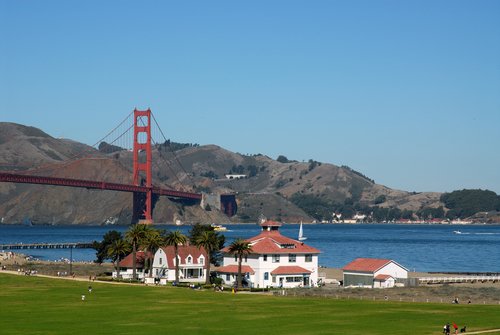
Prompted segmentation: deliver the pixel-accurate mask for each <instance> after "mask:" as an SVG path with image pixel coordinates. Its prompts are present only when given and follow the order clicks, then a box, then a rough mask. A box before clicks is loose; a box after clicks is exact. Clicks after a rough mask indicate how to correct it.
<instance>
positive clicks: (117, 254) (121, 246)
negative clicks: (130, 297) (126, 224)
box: [107, 239, 130, 278]
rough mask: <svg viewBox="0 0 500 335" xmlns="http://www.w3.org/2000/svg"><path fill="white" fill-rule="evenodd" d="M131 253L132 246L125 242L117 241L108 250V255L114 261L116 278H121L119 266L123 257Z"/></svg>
mask: <svg viewBox="0 0 500 335" xmlns="http://www.w3.org/2000/svg"><path fill="white" fill-rule="evenodd" d="M129 252H130V244H129V243H128V242H127V241H125V240H123V239H119V240H115V241H113V243H112V244H111V245H110V246H109V248H108V249H107V255H108V257H110V258H111V259H112V260H113V263H114V264H115V269H116V278H119V277H120V267H119V266H118V264H119V263H120V260H121V259H122V257H123V256H125V255H126V254H128V253H129Z"/></svg>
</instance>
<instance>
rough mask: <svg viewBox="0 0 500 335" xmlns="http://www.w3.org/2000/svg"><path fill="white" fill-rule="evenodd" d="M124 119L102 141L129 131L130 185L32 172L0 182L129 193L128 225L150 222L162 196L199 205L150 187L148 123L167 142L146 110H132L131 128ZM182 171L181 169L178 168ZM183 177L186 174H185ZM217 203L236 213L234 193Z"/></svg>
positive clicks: (193, 198)
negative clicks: (130, 135) (131, 196)
mask: <svg viewBox="0 0 500 335" xmlns="http://www.w3.org/2000/svg"><path fill="white" fill-rule="evenodd" d="M130 115H132V113H130V114H129V116H130ZM127 119H128V117H127V118H126V119H125V120H124V121H122V123H120V124H119V125H118V126H117V127H116V128H115V129H113V130H112V131H111V132H110V133H108V135H106V137H105V138H104V139H106V138H109V137H111V136H112V135H113V134H115V133H117V134H118V135H116V136H117V137H116V138H114V139H113V140H112V141H111V142H110V145H112V144H115V143H117V142H118V140H119V139H122V138H126V137H127V136H128V134H129V133H130V131H133V145H132V146H131V147H132V151H133V173H132V183H131V184H122V183H113V182H108V181H103V180H85V179H72V178H59V177H53V176H43V175H35V174H32V172H33V171H32V170H28V171H9V172H0V182H7V183H25V184H41V185H53V186H64V187H79V188H86V189H95V190H110V191H118V192H130V193H133V215H132V223H137V222H139V223H144V224H151V223H153V210H154V204H155V201H156V199H157V197H159V196H165V197H168V198H171V199H176V200H179V201H188V202H191V203H200V202H201V200H202V197H203V195H202V194H201V193H195V192H187V191H178V190H173V189H168V188H165V187H159V186H155V185H153V178H152V164H153V158H152V142H153V139H152V122H151V121H152V120H154V122H155V124H156V126H157V128H158V129H159V131H160V133H161V135H162V136H163V139H164V140H165V143H166V142H167V140H166V138H165V136H164V135H163V132H162V131H161V128H159V126H158V123H157V122H156V120H155V119H154V115H153V113H152V112H151V110H150V109H147V110H145V111H140V110H137V109H135V110H134V111H133V119H134V122H133V125H130V126H129V125H127V124H124V122H125V121H126V120H127ZM123 125H124V126H125V131H122V130H120V127H123ZM98 143H105V142H104V141H103V139H101V140H100V141H99V142H98ZM96 145H97V144H96ZM96 145H94V146H96ZM120 148H121V147H120ZM172 152H173V151H172ZM80 156H81V155H74V157H72V158H71V159H70V161H74V160H75V159H81V157H80ZM160 156H161V154H160ZM174 157H175V156H174ZM175 160H176V161H177V163H178V164H179V165H180V162H179V160H178V159H177V158H176V157H175ZM63 164H68V162H64V163H63ZM49 167H50V168H54V167H57V164H50V165H47V166H41V167H37V168H36V169H34V171H38V170H41V169H47V168H49ZM181 167H182V165H181ZM182 169H184V168H183V167H182ZM186 175H189V174H188V173H187V172H186ZM220 204H221V208H220V210H221V211H222V212H224V213H225V214H226V215H228V216H233V215H234V214H235V213H236V209H237V206H236V199H235V195H234V194H221V195H220Z"/></svg>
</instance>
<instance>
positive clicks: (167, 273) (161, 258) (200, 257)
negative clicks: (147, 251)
mask: <svg viewBox="0 0 500 335" xmlns="http://www.w3.org/2000/svg"><path fill="white" fill-rule="evenodd" d="M178 254H179V281H180V282H198V283H203V282H205V280H206V276H207V260H208V257H207V252H206V251H205V249H204V248H198V247H195V246H192V245H180V246H179V247H178ZM208 275H209V274H208ZM153 277H154V278H156V280H157V281H158V280H159V283H160V284H163V285H165V284H166V283H167V281H171V282H173V281H175V250H174V247H173V246H168V247H161V248H159V249H158V250H157V251H156V253H155V255H154V260H153Z"/></svg>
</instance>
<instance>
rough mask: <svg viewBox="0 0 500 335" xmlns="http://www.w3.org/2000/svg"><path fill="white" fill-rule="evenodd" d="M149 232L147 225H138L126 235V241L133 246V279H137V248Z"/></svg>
mask: <svg viewBox="0 0 500 335" xmlns="http://www.w3.org/2000/svg"><path fill="white" fill-rule="evenodd" d="M148 230H149V227H148V226H147V225H144V224H136V225H133V226H131V227H130V228H129V230H127V232H126V233H125V239H126V240H127V241H128V242H129V243H130V244H131V245H132V279H136V273H137V256H136V255H137V248H138V247H139V246H140V244H141V243H142V241H143V240H144V238H145V237H146V234H147V232H148Z"/></svg>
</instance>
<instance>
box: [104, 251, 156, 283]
mask: <svg viewBox="0 0 500 335" xmlns="http://www.w3.org/2000/svg"><path fill="white" fill-rule="evenodd" d="M149 256H151V253H147V254H146V253H145V252H144V251H137V252H136V253H135V259H136V261H135V263H136V264H135V268H136V271H135V273H136V277H137V278H138V279H144V264H145V262H146V257H149ZM132 262H133V257H132V254H128V255H127V256H126V257H125V258H123V259H122V260H121V261H120V262H119V263H118V268H119V269H120V271H119V273H117V272H116V271H113V273H112V277H113V278H121V279H132V273H133V270H132Z"/></svg>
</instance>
